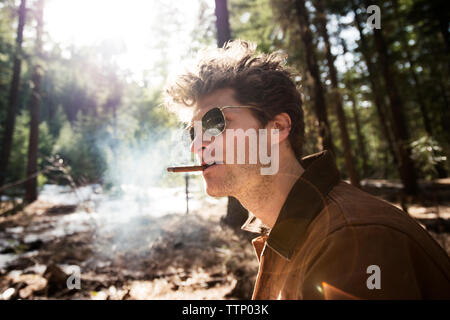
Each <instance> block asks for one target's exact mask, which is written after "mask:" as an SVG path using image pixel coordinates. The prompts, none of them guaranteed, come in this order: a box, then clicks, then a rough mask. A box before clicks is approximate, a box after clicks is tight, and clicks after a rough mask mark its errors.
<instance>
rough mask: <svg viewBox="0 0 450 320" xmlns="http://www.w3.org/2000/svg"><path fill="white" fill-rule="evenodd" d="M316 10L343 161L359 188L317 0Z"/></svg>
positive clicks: (320, 1)
mask: <svg viewBox="0 0 450 320" xmlns="http://www.w3.org/2000/svg"><path fill="white" fill-rule="evenodd" d="M314 4H315V7H316V10H317V21H318V29H319V34H320V36H321V37H322V38H323V41H324V43H325V53H326V59H327V64H328V71H329V75H330V80H331V86H332V87H333V95H332V96H333V101H334V105H335V110H336V115H337V119H338V124H339V131H340V133H341V140H342V146H343V148H344V159H345V165H346V167H347V172H348V175H349V177H350V181H351V183H352V185H354V186H356V187H360V186H361V185H360V181H359V176H358V172H357V171H356V168H355V162H354V158H353V154H352V147H351V144H350V137H349V135H348V129H347V120H346V118H345V112H344V107H343V106H342V96H341V94H340V93H339V86H338V79H337V70H336V67H335V66H334V59H335V58H334V56H333V54H332V53H331V46H330V39H329V36H328V31H327V17H326V14H325V10H324V8H323V4H322V0H317V1H315V2H314Z"/></svg>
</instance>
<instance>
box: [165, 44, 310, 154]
mask: <svg viewBox="0 0 450 320" xmlns="http://www.w3.org/2000/svg"><path fill="white" fill-rule="evenodd" d="M285 61H286V59H285V56H284V55H282V54H280V53H272V54H263V53H259V54H256V45H254V44H253V43H250V42H247V41H242V40H236V41H230V42H228V43H226V44H225V45H224V47H223V48H219V49H215V50H213V51H209V52H206V53H203V57H200V58H199V60H198V63H197V64H196V65H195V68H194V70H190V71H186V73H184V74H182V75H179V76H178V78H177V79H176V80H175V81H174V82H173V84H171V85H170V86H168V87H167V88H166V106H167V107H168V108H169V110H171V111H175V112H179V108H180V107H188V106H193V105H195V104H196V103H197V102H198V100H199V99H200V98H202V97H206V96H207V95H209V94H212V93H213V92H214V91H216V90H219V89H225V88H230V89H233V91H234V99H235V100H236V101H238V102H239V103H242V104H245V105H252V106H256V107H259V108H261V109H263V110H264V112H258V111H255V112H254V114H255V116H256V117H257V119H258V120H259V121H260V122H261V124H262V125H263V126H265V125H266V124H267V122H268V121H269V120H271V119H273V118H274V117H275V116H276V115H277V114H280V113H282V112H286V113H287V114H288V115H289V116H290V118H291V130H290V133H289V142H290V144H291V147H292V149H293V151H294V153H295V156H296V157H297V158H298V159H300V158H301V155H302V146H303V138H304V121H303V110H302V100H301V96H300V93H299V91H298V90H297V87H296V85H295V83H294V81H293V79H292V75H293V73H292V72H291V71H289V69H288V68H287V67H286V66H285Z"/></svg>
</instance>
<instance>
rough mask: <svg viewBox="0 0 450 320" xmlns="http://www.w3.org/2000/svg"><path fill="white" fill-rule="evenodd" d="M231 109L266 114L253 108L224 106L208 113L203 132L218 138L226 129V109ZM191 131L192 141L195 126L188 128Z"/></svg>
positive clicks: (203, 122)
mask: <svg viewBox="0 0 450 320" xmlns="http://www.w3.org/2000/svg"><path fill="white" fill-rule="evenodd" d="M229 108H246V109H254V110H258V111H261V112H264V111H263V110H262V109H261V108H258V107H253V106H223V107H215V108H212V109H211V110H208V112H206V113H205V114H204V115H203V117H202V119H201V121H202V131H203V132H207V134H208V135H209V136H212V137H217V136H218V135H220V134H221V133H222V132H223V131H224V130H225V128H226V126H227V122H226V119H225V115H224V113H223V110H224V109H229ZM186 129H187V130H188V131H189V135H190V137H191V141H194V139H195V130H194V126H193V125H190V126H189V127H188V128H186Z"/></svg>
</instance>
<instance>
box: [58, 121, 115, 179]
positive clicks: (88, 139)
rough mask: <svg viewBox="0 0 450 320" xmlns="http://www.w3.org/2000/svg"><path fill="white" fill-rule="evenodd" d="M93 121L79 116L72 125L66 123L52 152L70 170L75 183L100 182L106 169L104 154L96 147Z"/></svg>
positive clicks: (95, 126) (96, 140) (95, 129)
mask: <svg viewBox="0 0 450 320" xmlns="http://www.w3.org/2000/svg"><path fill="white" fill-rule="evenodd" d="M97 126H98V124H97V123H96V121H95V119H92V118H88V117H85V116H80V118H79V119H78V120H77V121H76V122H75V123H74V124H73V126H72V125H70V123H69V122H66V123H65V124H64V125H63V127H62V129H61V131H60V134H59V137H58V139H57V141H56V143H55V146H54V149H53V152H54V153H55V154H58V155H59V156H60V157H61V158H62V159H63V160H64V162H65V163H66V164H67V165H68V166H69V168H70V174H71V175H72V177H73V179H74V180H75V181H76V182H79V183H83V182H100V181H101V180H102V175H103V173H104V171H105V169H106V163H105V154H104V153H103V152H102V150H100V149H99V147H98V144H97V143H98V139H101V138H100V135H99V131H100V130H99V129H98V127H97Z"/></svg>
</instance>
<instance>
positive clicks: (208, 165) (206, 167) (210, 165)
mask: <svg viewBox="0 0 450 320" xmlns="http://www.w3.org/2000/svg"><path fill="white" fill-rule="evenodd" d="M218 164H223V163H221V162H213V163H210V164H207V163H206V162H202V166H204V168H205V169H204V170H203V171H205V170H207V169H208V168H211V167H214V166H216V165H218Z"/></svg>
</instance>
